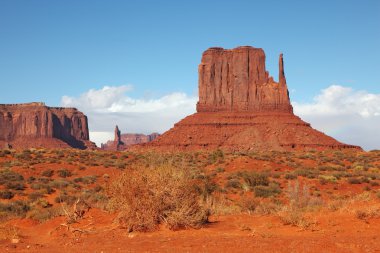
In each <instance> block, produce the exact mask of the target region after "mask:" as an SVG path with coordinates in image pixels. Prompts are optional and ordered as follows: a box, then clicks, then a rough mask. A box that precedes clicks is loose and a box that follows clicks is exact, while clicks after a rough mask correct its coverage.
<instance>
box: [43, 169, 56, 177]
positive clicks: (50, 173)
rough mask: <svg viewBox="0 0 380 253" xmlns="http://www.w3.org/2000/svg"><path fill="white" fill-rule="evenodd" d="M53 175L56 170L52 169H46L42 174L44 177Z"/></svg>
mask: <svg viewBox="0 0 380 253" xmlns="http://www.w3.org/2000/svg"><path fill="white" fill-rule="evenodd" d="M53 175H54V170H51V169H48V170H44V171H43V172H42V173H41V176H43V177H52V176H53Z"/></svg>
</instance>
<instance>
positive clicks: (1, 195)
mask: <svg viewBox="0 0 380 253" xmlns="http://www.w3.org/2000/svg"><path fill="white" fill-rule="evenodd" d="M13 196H14V193H13V192H11V191H7V190H3V191H0V199H11V198H13Z"/></svg>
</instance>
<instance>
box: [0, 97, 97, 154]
mask: <svg viewBox="0 0 380 253" xmlns="http://www.w3.org/2000/svg"><path fill="white" fill-rule="evenodd" d="M0 145H1V146H2V147H3V146H4V145H5V146H12V147H14V148H30V147H47V148H61V147H74V148H81V149H85V148H89V147H90V148H94V147H95V145H94V144H93V143H91V142H90V141H89V131H88V121H87V117H86V115H84V114H83V113H82V112H80V111H78V110H77V109H76V108H63V107H48V106H46V105H45V104H44V103H41V102H33V103H25V104H9V105H7V104H1V105H0Z"/></svg>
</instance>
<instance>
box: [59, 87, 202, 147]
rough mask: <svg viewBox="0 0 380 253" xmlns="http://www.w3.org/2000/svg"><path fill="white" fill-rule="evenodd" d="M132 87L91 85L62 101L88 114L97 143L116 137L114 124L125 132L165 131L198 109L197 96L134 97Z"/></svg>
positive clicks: (92, 134) (177, 93) (183, 94)
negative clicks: (87, 88) (92, 87)
mask: <svg viewBox="0 0 380 253" xmlns="http://www.w3.org/2000/svg"><path fill="white" fill-rule="evenodd" d="M131 89H132V86H130V85H129V86H126V85H123V86H105V87H103V88H102V89H99V90H96V89H91V90H89V91H87V92H85V93H83V94H81V95H80V96H79V97H68V96H63V97H62V100H61V105H62V106H67V107H76V108H78V109H79V110H81V111H82V112H84V113H85V114H86V115H87V116H88V119H89V128H90V139H91V140H92V141H94V142H95V143H96V144H97V145H98V146H100V143H104V142H105V141H106V140H109V139H112V138H113V130H114V127H115V125H118V126H119V128H120V130H121V132H122V133H145V134H148V133H152V132H159V133H163V132H165V131H166V130H168V129H170V128H171V127H172V126H173V125H174V123H176V122H178V121H179V120H181V119H182V118H184V117H185V116H187V115H190V114H192V113H194V112H195V105H196V102H197V100H198V99H197V97H190V96H188V95H186V94H185V93H181V92H173V93H170V94H168V95H165V96H163V97H160V98H156V99H135V98H131V97H129V96H128V95H127V94H126V93H127V92H128V91H130V90H131ZM107 138H108V139H107Z"/></svg>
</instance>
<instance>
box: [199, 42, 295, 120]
mask: <svg viewBox="0 0 380 253" xmlns="http://www.w3.org/2000/svg"><path fill="white" fill-rule="evenodd" d="M198 72H199V102H198V104H197V111H198V112H216V111H237V112H239V111H251V112H262V111H271V112H273V111H279V112H288V113H292V112H293V108H292V106H291V104H290V100H289V95H288V88H287V85H286V80H285V75H284V65H283V59H282V54H281V55H280V59H279V72H280V74H279V76H280V78H279V82H275V81H274V80H273V78H272V77H270V76H269V73H268V71H266V68H265V53H264V51H263V50H262V49H261V48H254V47H249V46H244V47H238V48H235V49H231V50H226V49H223V48H210V49H208V50H206V51H205V52H204V53H203V55H202V60H201V64H199V68H198Z"/></svg>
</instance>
